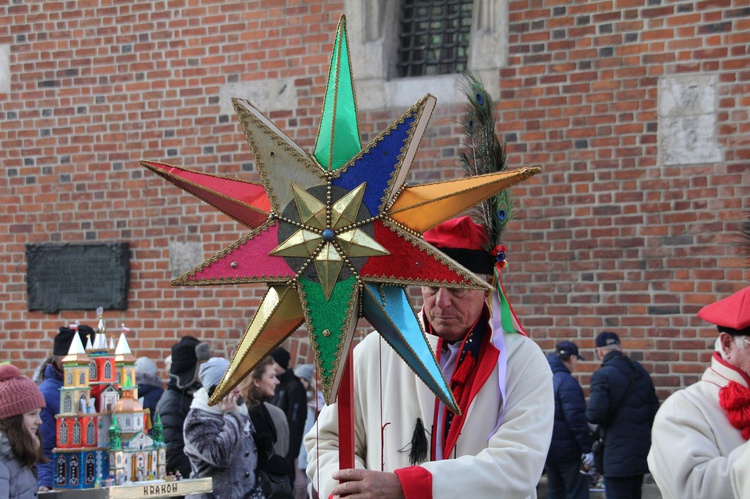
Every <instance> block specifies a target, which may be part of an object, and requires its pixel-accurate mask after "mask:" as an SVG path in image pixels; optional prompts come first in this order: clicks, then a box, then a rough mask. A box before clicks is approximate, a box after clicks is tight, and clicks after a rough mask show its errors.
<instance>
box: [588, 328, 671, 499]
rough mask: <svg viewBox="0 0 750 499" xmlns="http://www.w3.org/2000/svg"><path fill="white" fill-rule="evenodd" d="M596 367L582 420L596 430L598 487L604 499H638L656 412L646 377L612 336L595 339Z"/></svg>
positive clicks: (601, 334) (649, 381)
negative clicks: (600, 457)
mask: <svg viewBox="0 0 750 499" xmlns="http://www.w3.org/2000/svg"><path fill="white" fill-rule="evenodd" d="M596 352H597V355H598V356H599V357H600V358H601V359H602V365H601V367H600V368H599V369H598V370H597V371H596V372H594V374H593V375H592V376H591V389H590V395H589V405H588V408H587V409H586V419H588V421H589V423H592V424H597V425H599V427H600V429H601V430H602V431H604V432H605V438H604V470H603V475H604V486H605V489H606V494H607V499H613V498H614V499H619V498H629V499H632V498H635V499H638V498H640V497H641V486H642V484H643V475H644V474H646V473H648V463H647V462H646V456H647V455H648V451H649V449H650V448H651V425H652V424H653V422H654V416H656V411H657V410H658V409H659V400H658V399H657V398H656V391H655V390H654V384H653V382H652V381H651V376H650V375H649V374H648V372H647V371H646V370H645V369H644V368H643V367H642V366H641V365H640V364H639V363H638V362H636V361H634V360H632V359H629V358H628V357H627V356H625V355H624V354H623V353H622V351H621V347H620V338H619V337H618V336H617V334H615V333H612V332H609V331H604V332H602V333H600V334H599V335H598V336H597V337H596Z"/></svg>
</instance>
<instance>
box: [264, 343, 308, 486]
mask: <svg viewBox="0 0 750 499" xmlns="http://www.w3.org/2000/svg"><path fill="white" fill-rule="evenodd" d="M271 357H273V360H274V362H275V363H276V366H275V367H276V377H277V378H278V380H279V386H278V387H276V394H275V395H274V396H273V398H272V399H271V403H272V404H273V405H275V406H276V407H278V408H280V409H281V410H282V411H284V414H286V421H287V423H289V449H288V450H287V453H286V456H284V457H285V459H286V460H287V462H288V463H289V467H290V469H291V470H292V471H291V475H290V477H289V478H290V479H291V480H292V482H294V479H295V475H296V473H295V471H294V470H295V469H296V468H297V465H296V464H295V461H296V460H297V457H298V456H299V451H300V447H301V445H302V437H303V436H304V434H305V421H307V390H306V389H305V385H303V384H302V382H301V381H300V380H299V378H298V377H297V375H296V374H294V371H293V370H292V369H290V368H289V358H290V355H289V352H288V351H287V350H286V349H285V348H284V347H278V348H276V349H275V350H274V351H273V353H271Z"/></svg>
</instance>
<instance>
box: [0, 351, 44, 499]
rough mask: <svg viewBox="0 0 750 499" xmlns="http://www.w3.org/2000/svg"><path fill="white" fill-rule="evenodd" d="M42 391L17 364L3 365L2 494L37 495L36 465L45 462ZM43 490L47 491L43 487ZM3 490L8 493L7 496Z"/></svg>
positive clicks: (0, 426)
mask: <svg viewBox="0 0 750 499" xmlns="http://www.w3.org/2000/svg"><path fill="white" fill-rule="evenodd" d="M45 405H46V403H45V401H44V397H43V396H42V392H40V391H39V388H37V386H36V385H35V384H34V382H33V381H31V379H29V378H28V377H26V376H24V375H22V374H21V372H20V371H19V370H18V368H16V367H15V366H13V365H11V364H4V365H2V366H0V496H2V497H19V498H20V497H36V495H37V489H38V486H37V469H36V465H37V463H40V462H45V461H46V458H45V457H44V453H43V451H42V443H41V434H40V433H39V426H40V425H41V424H42V418H41V417H40V412H41V410H42V407H44V406H45ZM39 490H47V488H46V487H43V488H42V489H39ZM2 493H5V495H3V494H2Z"/></svg>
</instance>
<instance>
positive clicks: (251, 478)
mask: <svg viewBox="0 0 750 499" xmlns="http://www.w3.org/2000/svg"><path fill="white" fill-rule="evenodd" d="M227 367H229V361H228V360H227V359H225V358H223V357H213V358H211V359H209V360H208V361H206V362H205V363H204V364H202V365H201V366H200V370H199V374H198V376H199V378H200V382H201V385H203V386H202V388H200V389H199V390H198V391H197V392H195V395H194V396H193V402H192V404H191V405H190V412H189V413H188V415H187V417H186V418H185V426H184V440H185V454H186V455H187V456H188V458H189V459H190V467H191V468H192V472H191V474H190V477H191V478H202V477H212V478H213V493H207V494H193V495H191V496H190V497H191V498H192V499H198V498H200V499H225V498H226V499H262V498H263V493H262V492H261V490H260V487H258V486H257V483H256V479H255V468H256V465H257V463H258V453H257V450H256V448H255V441H254V440H253V425H252V422H251V421H250V416H249V415H248V412H247V407H246V406H245V404H244V401H243V400H242V398H241V397H240V396H239V389H235V390H233V391H232V392H231V393H230V394H229V395H227V396H226V397H225V398H224V399H223V400H222V401H221V402H220V403H219V404H217V405H214V406H209V405H208V399H209V397H210V394H211V393H213V390H214V389H215V388H216V386H217V385H218V384H219V382H220V381H221V378H222V376H223V375H224V372H225V371H226V370H227Z"/></svg>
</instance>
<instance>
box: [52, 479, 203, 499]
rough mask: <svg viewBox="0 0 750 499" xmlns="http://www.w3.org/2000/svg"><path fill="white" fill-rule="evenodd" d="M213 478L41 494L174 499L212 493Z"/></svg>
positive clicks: (58, 498)
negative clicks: (173, 498) (162, 498)
mask: <svg viewBox="0 0 750 499" xmlns="http://www.w3.org/2000/svg"><path fill="white" fill-rule="evenodd" d="M212 481H213V479H212V478H190V479H184V480H176V481H174V482H165V481H163V480H153V481H149V482H139V483H134V484H131V485H117V486H114V487H101V488H98V489H61V490H53V491H51V492H40V493H39V497H40V498H42V499H110V498H111V499H134V498H138V497H172V496H183V495H185V494H195V493H204V492H212V491H213V489H214V487H213V483H212Z"/></svg>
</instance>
